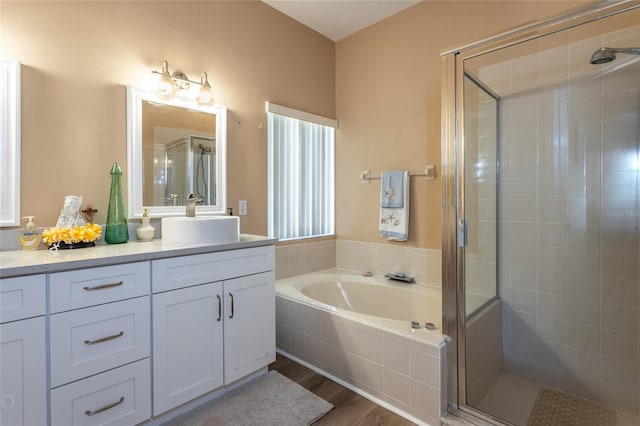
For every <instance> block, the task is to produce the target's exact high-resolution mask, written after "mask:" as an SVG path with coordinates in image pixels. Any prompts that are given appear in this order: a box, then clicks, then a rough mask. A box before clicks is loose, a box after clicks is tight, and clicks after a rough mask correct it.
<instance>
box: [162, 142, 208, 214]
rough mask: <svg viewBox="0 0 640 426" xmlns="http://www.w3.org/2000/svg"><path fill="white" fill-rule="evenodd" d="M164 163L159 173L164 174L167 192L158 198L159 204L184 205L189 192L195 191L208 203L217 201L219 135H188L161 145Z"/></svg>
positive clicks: (164, 188) (205, 203) (165, 190)
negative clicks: (216, 180) (217, 148)
mask: <svg viewBox="0 0 640 426" xmlns="http://www.w3.org/2000/svg"><path fill="white" fill-rule="evenodd" d="M158 145H159V146H160V148H159V149H161V150H162V152H163V154H164V155H163V157H164V162H163V163H162V164H159V165H158V166H157V167H156V168H157V169H158V170H157V172H156V174H157V175H159V176H161V177H163V178H164V179H160V181H162V180H163V181H164V187H163V193H162V194H158V195H159V197H158V198H159V199H158V200H155V202H156V204H157V205H167V206H171V205H184V197H185V196H186V194H189V193H194V194H195V195H196V196H198V197H199V198H202V199H203V201H202V202H203V204H204V205H210V204H215V203H216V194H215V181H214V179H215V176H216V170H215V167H216V161H215V153H216V144H215V138H214V137H209V136H202V135H188V136H185V137H181V138H179V139H177V140H175V141H173V142H170V143H168V144H166V145H165V144H158Z"/></svg>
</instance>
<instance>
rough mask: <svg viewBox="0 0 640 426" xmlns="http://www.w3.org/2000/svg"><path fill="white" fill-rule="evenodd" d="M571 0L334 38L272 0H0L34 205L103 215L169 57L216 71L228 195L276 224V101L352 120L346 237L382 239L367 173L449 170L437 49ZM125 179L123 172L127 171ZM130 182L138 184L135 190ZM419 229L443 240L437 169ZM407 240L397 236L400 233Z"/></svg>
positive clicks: (415, 240) (400, 21)
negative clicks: (130, 92) (271, 204)
mask: <svg viewBox="0 0 640 426" xmlns="http://www.w3.org/2000/svg"><path fill="white" fill-rule="evenodd" d="M572 5H575V3H572V2H552V1H549V2H538V1H531V2H524V1H513V2H512V1H505V2H483V1H470V2H461V1H451V2H445V1H426V2H424V3H421V4H419V5H417V6H414V7H412V8H410V9H408V10H406V11H404V12H401V13H400V14H398V15H396V16H394V17H391V18H389V19H387V20H386V21H383V22H381V23H379V24H377V25H374V26H372V27H369V28H367V29H365V30H363V31H361V32H359V33H356V34H354V35H353V36H351V37H348V38H346V39H344V40H342V41H340V42H338V43H337V44H334V43H333V42H331V41H330V40H328V39H326V38H324V37H322V36H320V35H319V34H317V33H315V32H314V31H311V30H309V29H307V28H306V27H304V26H302V25H301V24H299V23H297V22H296V21H294V20H292V19H289V18H287V17H286V16H284V15H282V14H280V13H279V12H277V11H275V10H274V9H272V8H270V7H268V6H266V5H265V4H263V3H261V2H248V1H230V2H223V1H209V2H182V1H181V2H156V1H141V2H130V1H117V2H93V1H92V2H49V1H47V2H23V1H20V2H10V1H2V2H0V56H4V57H9V58H14V59H17V60H19V61H21V62H22V64H23V67H22V80H23V89H22V178H21V189H22V190H21V193H22V203H21V204H22V205H21V213H22V214H23V215H27V214H29V215H31V214H34V215H36V216H37V223H38V224H40V225H42V226H50V225H53V224H54V223H55V221H56V218H57V216H58V213H59V209H60V207H61V206H62V201H63V197H64V196H65V195H67V194H75V195H82V196H84V200H85V201H84V205H86V204H91V205H92V206H94V208H97V209H98V210H99V212H98V213H97V215H96V216H95V218H96V221H97V222H98V223H104V220H105V218H106V213H107V206H108V197H109V182H110V176H109V170H110V168H111V164H112V163H113V162H114V161H118V162H119V163H120V165H121V166H122V167H123V168H125V167H126V108H125V86H126V85H129V84H134V85H142V84H147V82H148V79H149V77H150V70H152V69H159V68H160V66H161V63H162V60H165V59H166V60H168V61H169V65H170V69H171V70H174V69H176V68H177V67H179V68H181V69H182V70H183V71H185V72H186V73H187V74H188V75H189V76H191V77H192V78H194V77H197V76H198V75H199V73H200V72H201V71H203V70H205V71H207V72H208V74H209V80H210V81H211V82H212V84H213V86H214V93H215V96H216V99H217V101H218V102H219V103H221V104H225V105H227V107H228V108H229V120H228V126H229V129H228V157H229V170H228V174H229V200H228V201H229V205H230V206H233V207H237V202H238V200H239V199H246V200H248V202H249V214H248V215H247V216H243V217H242V220H241V230H242V232H246V233H256V234H265V233H266V231H267V224H266V221H267V217H266V216H267V215H266V206H267V190H266V188H267V184H266V167H267V165H266V131H265V129H264V128H263V129H259V128H258V125H257V124H258V122H264V120H265V117H264V112H263V111H264V101H265V100H271V101H274V102H278V103H281V104H284V105H288V106H291V107H294V108H299V109H303V110H307V111H310V112H314V113H317V114H321V115H326V116H329V117H335V116H337V117H338V118H339V119H340V129H339V130H338V136H337V149H336V152H337V167H336V178H337V200H336V201H337V209H336V210H337V211H336V218H337V219H336V222H337V233H338V236H339V237H340V238H345V239H349V240H355V241H375V242H384V240H382V239H381V238H379V237H378V236H377V220H378V214H377V207H376V204H377V201H378V191H379V181H375V180H374V181H372V183H371V184H370V185H363V184H362V183H360V180H359V174H360V172H361V171H362V170H365V169H369V170H371V171H372V172H374V173H377V172H380V171H382V170H393V169H410V170H420V169H422V168H423V167H424V166H425V164H428V163H433V164H436V167H437V169H438V172H439V166H440V57H439V54H440V51H441V50H442V49H444V48H448V47H451V46H455V45H458V44H461V43H465V42H469V41H473V40H476V39H479V38H483V37H486V36H488V35H490V34H493V33H496V32H499V31H502V30H505V29H508V28H511V27H514V26H517V25H521V24H522V23H524V22H529V21H532V20H536V19H539V18H542V17H546V16H550V15H554V14H557V13H558V12H560V11H562V10H566V9H567V8H569V7H571V6H572ZM124 178H125V179H126V178H127V170H126V169H125V176H124ZM125 189H126V188H125ZM411 204H412V206H413V208H412V212H411V213H412V214H411V217H412V219H411V224H410V229H411V232H410V240H409V242H408V243H405V244H406V245H410V246H417V247H426V248H435V249H439V248H440V238H441V237H440V209H441V189H440V177H439V175H438V179H437V180H436V181H434V182H427V181H424V180H422V179H420V178H412V195H411ZM390 244H401V243H390Z"/></svg>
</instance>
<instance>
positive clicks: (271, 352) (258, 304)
mask: <svg viewBox="0 0 640 426" xmlns="http://www.w3.org/2000/svg"><path fill="white" fill-rule="evenodd" d="M224 294H225V305H224V306H225V322H224V361H225V362H224V382H225V384H231V383H233V382H235V381H236V380H238V379H240V378H242V377H244V376H246V375H247V374H250V373H253V372H254V371H256V370H258V369H260V368H261V367H264V366H266V365H268V364H270V363H272V362H274V361H275V360H276V358H275V355H276V354H275V335H276V329H275V327H276V321H275V315H276V312H275V287H274V273H273V271H270V272H264V273H261V274H256V275H249V276H246V277H240V278H235V279H232V280H227V281H225V282H224Z"/></svg>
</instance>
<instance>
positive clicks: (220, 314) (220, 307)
mask: <svg viewBox="0 0 640 426" xmlns="http://www.w3.org/2000/svg"><path fill="white" fill-rule="evenodd" d="M216 297H217V298H218V319H217V321H220V320H221V319H222V299H221V298H220V295H219V294H216Z"/></svg>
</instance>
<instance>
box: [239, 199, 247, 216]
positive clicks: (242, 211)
mask: <svg viewBox="0 0 640 426" xmlns="http://www.w3.org/2000/svg"><path fill="white" fill-rule="evenodd" d="M238 214H239V215H240V216H245V215H246V214H247V200H240V201H238Z"/></svg>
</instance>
